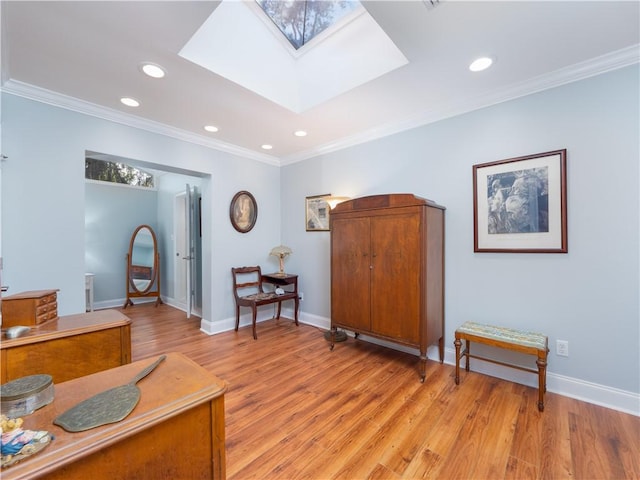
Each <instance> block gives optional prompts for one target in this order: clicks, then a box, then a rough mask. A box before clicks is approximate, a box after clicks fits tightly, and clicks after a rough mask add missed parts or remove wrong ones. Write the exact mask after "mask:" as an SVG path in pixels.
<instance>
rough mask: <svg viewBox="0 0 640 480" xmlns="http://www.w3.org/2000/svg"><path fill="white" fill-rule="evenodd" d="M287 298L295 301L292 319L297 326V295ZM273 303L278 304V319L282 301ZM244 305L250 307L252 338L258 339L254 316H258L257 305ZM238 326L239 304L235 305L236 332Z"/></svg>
mask: <svg viewBox="0 0 640 480" xmlns="http://www.w3.org/2000/svg"><path fill="white" fill-rule="evenodd" d="M287 300H293V301H294V303H295V307H294V321H295V324H296V326H298V325H299V323H298V308H299V305H300V303H299V302H300V300H299V299H298V298H297V297H296V298H293V299H292V298H289V299H287ZM285 301H286V300H285ZM273 303H277V304H278V313H277V316H276V319H279V318H280V312H281V311H282V301H279V302H273ZM245 306H247V307H249V308H251V316H252V320H251V321H252V328H253V338H254V340H257V339H258V333H257V331H256V318H257V316H258V307H257V306H256V305H252V306H249V305H245ZM239 327H240V305H237V306H236V328H235V330H236V332H237V331H238V328H239Z"/></svg>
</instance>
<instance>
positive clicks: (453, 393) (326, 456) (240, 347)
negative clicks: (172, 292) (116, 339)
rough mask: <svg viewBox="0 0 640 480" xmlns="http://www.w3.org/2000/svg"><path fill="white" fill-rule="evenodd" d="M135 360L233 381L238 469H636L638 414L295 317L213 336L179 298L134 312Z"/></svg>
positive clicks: (408, 473)
mask: <svg viewBox="0 0 640 480" xmlns="http://www.w3.org/2000/svg"><path fill="white" fill-rule="evenodd" d="M122 311H123V312H124V313H125V314H126V315H127V316H129V317H130V318H131V319H132V322H133V325H132V354H133V360H139V359H142V358H146V357H149V356H153V355H157V354H160V353H165V352H171V351H177V352H181V353H183V354H185V355H186V356H188V357H190V358H191V359H192V360H194V361H195V362H197V363H198V364H200V365H202V366H203V367H204V368H206V369H207V370H209V371H210V372H212V373H213V374H215V375H216V376H218V377H220V378H222V379H224V380H225V381H226V382H227V383H228V385H229V389H228V392H227V395H226V428H227V431H226V435H227V443H226V445H227V478H228V479H229V480H248V479H287V480H288V479H323V480H324V479H327V480H328V479H350V480H351V479H389V480H397V479H418V478H437V479H494V478H500V479H563V478H574V479H581V480H582V479H625V478H629V479H638V478H640V455H639V453H640V418H638V417H635V416H633V415H628V414H623V413H620V412H617V411H615V410H610V409H606V408H603V407H598V406H595V405H592V404H588V403H584V402H580V401H578V400H573V399H570V398H567V397H562V396H559V395H555V394H553V393H547V395H546V398H545V411H544V412H543V413H540V412H539V411H538V409H537V407H536V402H537V392H536V390H535V389H533V388H529V387H525V386H522V385H518V384H514V383H510V382H506V381H503V380H499V379H496V378H492V377H488V376H483V375H480V374H477V373H473V372H471V373H469V374H467V373H465V372H462V378H461V383H460V386H457V387H456V385H455V384H454V381H453V375H454V368H453V367H452V366H450V365H440V364H438V363H436V362H431V361H430V362H428V364H427V378H426V381H425V383H424V384H421V383H420V381H419V377H418V370H417V359H416V357H414V356H411V355H408V354H404V353H401V352H397V351H394V350H391V349H387V348H383V347H379V346H376V345H372V344H368V343H366V342H362V341H356V340H354V339H349V340H348V341H347V342H346V343H338V344H336V347H335V349H334V350H333V351H330V350H329V346H328V343H327V342H326V341H325V340H324V338H323V335H322V333H323V332H322V331H320V330H318V329H317V328H315V327H311V326H308V325H302V324H301V325H300V326H299V327H296V326H295V325H294V324H293V322H292V321H290V320H288V319H280V320H279V321H275V320H270V321H267V322H263V323H260V324H259V325H258V340H253V338H252V335H251V331H250V328H241V329H240V331H239V332H237V333H236V332H226V333H222V334H219V335H214V336H208V335H206V334H204V333H202V332H200V330H199V329H200V319H199V318H196V317H192V318H191V319H186V316H185V314H184V313H183V312H181V311H179V310H176V309H173V308H171V307H169V306H167V305H160V306H159V307H157V308H156V307H154V306H153V304H150V305H144V304H142V305H135V306H134V307H128V308H127V309H125V310H122Z"/></svg>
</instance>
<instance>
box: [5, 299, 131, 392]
mask: <svg viewBox="0 0 640 480" xmlns="http://www.w3.org/2000/svg"><path fill="white" fill-rule="evenodd" d="M2 303H3V304H4V299H3V302H2ZM3 327H4V325H3ZM0 352H1V355H2V357H1V359H2V365H1V366H0V376H1V379H0V383H6V382H8V381H9V380H14V379H16V378H20V377H24V376H27V375H35V374H38V373H47V374H49V375H51V376H52V377H53V383H54V384H56V383H60V382H65V381H67V380H71V379H73V378H77V377H82V376H84V375H89V374H91V373H95V372H99V371H101V370H106V369H108V368H113V367H117V366H120V365H124V364H127V363H130V362H131V320H130V319H129V317H127V316H126V315H124V314H122V313H121V312H119V311H117V310H100V311H96V312H90V313H81V314H78V315H66V316H62V317H58V318H57V319H56V320H50V321H48V322H46V323H43V324H40V325H36V326H34V327H32V328H31V330H30V331H29V332H28V333H26V334H25V335H23V336H21V337H18V338H5V335H4V333H3V335H2V342H0Z"/></svg>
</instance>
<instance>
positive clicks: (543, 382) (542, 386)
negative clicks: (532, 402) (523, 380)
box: [453, 335, 548, 412]
mask: <svg viewBox="0 0 640 480" xmlns="http://www.w3.org/2000/svg"><path fill="white" fill-rule="evenodd" d="M453 345H454V346H455V347H456V376H455V382H456V385H460V359H461V358H462V357H466V358H465V370H466V371H467V372H468V371H469V361H470V358H471V354H470V351H469V348H470V342H469V340H467V339H466V338H465V350H464V351H463V352H460V348H461V347H462V341H461V340H460V338H458V337H457V335H456V339H455V340H454V342H453ZM547 353H548V350H546V351H542V350H540V351H538V358H537V360H536V365H537V367H538V371H537V374H538V410H539V411H541V412H543V411H544V394H545V393H546V391H547ZM474 358H481V359H482V360H485V361H487V362H491V363H496V364H498V365H504V366H506V367H511V368H516V369H518V370H523V371H526V372H531V373H536V371H535V370H531V369H528V368H523V367H518V366H515V365H509V364H506V363H503V362H498V361H495V360H491V359H489V358H482V357H474Z"/></svg>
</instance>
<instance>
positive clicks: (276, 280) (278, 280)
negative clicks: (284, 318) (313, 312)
mask: <svg viewBox="0 0 640 480" xmlns="http://www.w3.org/2000/svg"><path fill="white" fill-rule="evenodd" d="M262 282H263V283H270V284H271V285H276V286H278V287H288V286H290V285H291V286H292V288H285V289H284V290H287V291H288V292H293V293H295V294H296V297H297V298H296V301H295V312H294V317H295V321H296V325H297V324H298V308H299V305H300V303H299V300H300V295H298V275H294V274H292V273H278V272H276V273H264V274H263V275H262Z"/></svg>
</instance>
